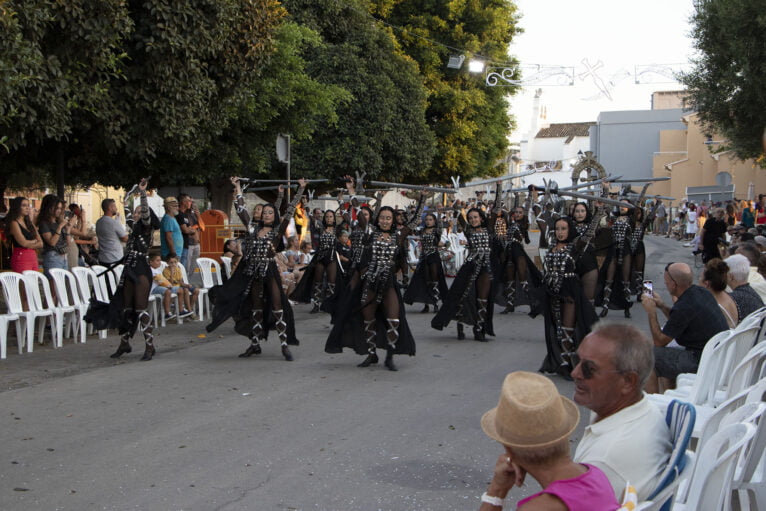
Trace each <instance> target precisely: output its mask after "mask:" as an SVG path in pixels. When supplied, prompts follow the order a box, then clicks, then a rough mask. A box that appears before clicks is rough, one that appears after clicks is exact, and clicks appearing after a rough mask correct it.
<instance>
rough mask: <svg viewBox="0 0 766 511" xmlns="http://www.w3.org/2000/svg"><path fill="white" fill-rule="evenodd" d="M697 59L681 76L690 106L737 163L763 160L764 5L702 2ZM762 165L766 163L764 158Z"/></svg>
mask: <svg viewBox="0 0 766 511" xmlns="http://www.w3.org/2000/svg"><path fill="white" fill-rule="evenodd" d="M691 21H692V24H693V30H692V36H693V38H694V40H695V43H694V44H695V47H696V48H697V50H698V56H697V57H696V58H695V59H694V60H693V62H694V69H693V70H692V71H691V72H689V73H685V74H683V75H682V76H681V82H682V83H683V84H684V85H685V86H686V87H687V90H688V93H689V96H688V99H687V103H688V106H689V107H691V108H693V109H694V110H695V111H697V113H698V114H699V118H700V122H701V124H702V126H703V127H704V128H705V129H707V130H708V131H709V132H710V134H714V133H719V134H721V135H723V136H724V137H725V138H726V139H727V140H728V144H727V145H726V146H725V147H723V148H722V149H724V150H726V149H730V150H732V151H733V152H734V153H735V154H736V155H737V156H738V157H739V158H742V159H747V158H758V157H759V156H760V155H762V154H763V146H762V144H761V138H762V135H763V133H764V128H766V88H765V87H764V85H763V84H764V82H766V44H764V36H763V34H764V33H766V11H764V9H763V2H762V1H760V0H698V1H697V2H695V12H694V14H693V15H692V19H691ZM760 161H763V158H761V160H760Z"/></svg>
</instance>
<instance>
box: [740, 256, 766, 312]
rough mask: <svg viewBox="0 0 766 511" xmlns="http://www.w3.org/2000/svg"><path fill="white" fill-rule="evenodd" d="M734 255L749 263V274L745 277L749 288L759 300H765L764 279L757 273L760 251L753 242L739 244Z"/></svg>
mask: <svg viewBox="0 0 766 511" xmlns="http://www.w3.org/2000/svg"><path fill="white" fill-rule="evenodd" d="M735 253H736V254H742V255H743V256H745V257H747V260H748V262H749V263H750V274H749V275H748V277H747V282H748V284H750V287H752V288H753V289H755V292H756V293H758V296H760V297H761V300H766V279H764V278H763V275H761V274H760V273H759V272H758V266H759V263H760V259H761V250H760V249H759V248H758V245H757V244H756V243H755V242H753V241H748V242H745V243H741V244H740V245H739V246H738V247H737V250H736V251H735ZM765 303H766V302H765Z"/></svg>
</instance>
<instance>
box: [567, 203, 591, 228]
mask: <svg viewBox="0 0 766 511" xmlns="http://www.w3.org/2000/svg"><path fill="white" fill-rule="evenodd" d="M577 206H582V207H584V208H585V220H583V222H585V223H586V224H589V223H590V221H591V218H592V216H593V215H591V214H590V208H589V207H588V203H587V202H585V201H580V202H576V203H575V205H574V206H572V215H571V216H572V220H574V212H575V209H577Z"/></svg>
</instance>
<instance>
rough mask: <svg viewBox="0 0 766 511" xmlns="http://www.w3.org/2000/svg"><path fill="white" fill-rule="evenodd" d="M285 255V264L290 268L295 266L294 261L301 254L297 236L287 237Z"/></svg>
mask: <svg viewBox="0 0 766 511" xmlns="http://www.w3.org/2000/svg"><path fill="white" fill-rule="evenodd" d="M284 254H285V257H287V266H288V267H289V268H290V269H294V268H295V264H296V261H297V260H298V259H299V258H300V256H301V249H300V240H299V239H298V236H290V237H289V238H287V248H286V249H285V251H284Z"/></svg>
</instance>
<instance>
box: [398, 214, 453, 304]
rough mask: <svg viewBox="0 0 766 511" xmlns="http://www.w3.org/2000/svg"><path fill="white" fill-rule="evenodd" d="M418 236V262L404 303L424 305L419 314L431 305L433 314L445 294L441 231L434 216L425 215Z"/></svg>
mask: <svg viewBox="0 0 766 511" xmlns="http://www.w3.org/2000/svg"><path fill="white" fill-rule="evenodd" d="M419 234H420V246H421V252H420V260H419V261H418V265H417V267H416V268H415V272H414V273H413V274H412V279H410V283H409V286H407V292H405V293H404V303H408V304H410V305H412V304H413V303H415V302H419V303H424V304H425V307H424V308H423V310H422V311H421V312H428V306H429V305H433V306H434V312H438V311H439V301H440V300H441V299H442V297H443V296H446V294H447V280H446V279H445V277H444V267H443V266H442V259H441V255H440V254H439V247H440V246H442V245H443V243H442V242H441V236H442V229H441V226H440V225H439V220H438V218H437V217H436V215H435V214H433V213H426V216H425V220H424V221H423V227H421V228H420V229H419Z"/></svg>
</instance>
